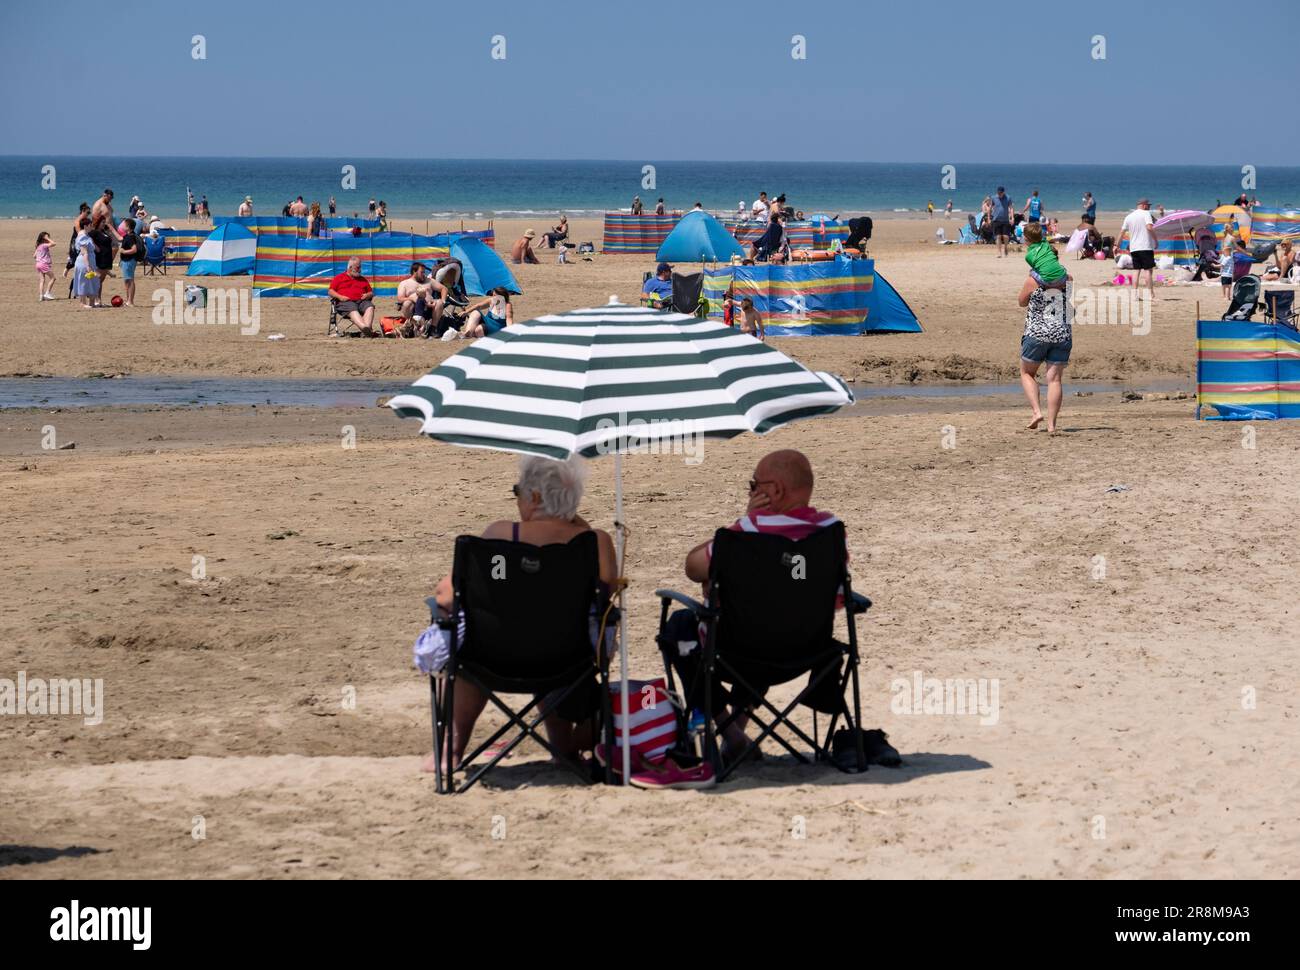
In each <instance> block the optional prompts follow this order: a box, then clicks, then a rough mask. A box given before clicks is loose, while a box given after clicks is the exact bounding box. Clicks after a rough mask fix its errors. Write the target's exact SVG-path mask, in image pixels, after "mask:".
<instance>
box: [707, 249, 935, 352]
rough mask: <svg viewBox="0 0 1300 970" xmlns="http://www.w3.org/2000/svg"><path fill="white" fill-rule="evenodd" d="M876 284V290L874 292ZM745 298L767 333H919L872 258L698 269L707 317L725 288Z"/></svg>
mask: <svg viewBox="0 0 1300 970" xmlns="http://www.w3.org/2000/svg"><path fill="white" fill-rule="evenodd" d="M877 287H879V288H880V292H879V293H877V292H876V289H877ZM728 289H730V290H731V291H732V295H733V297H734V298H735V299H738V300H739V299H743V298H745V297H749V298H750V299H752V300H753V301H754V308H755V309H756V310H758V312H759V313H760V314H761V315H762V317H763V322H764V328H765V329H766V331H767V332H768V333H770V334H771V335H773V336H787V337H825V336H834V335H855V334H862V333H882V332H897V333H919V332H920V331H921V325H920V324H919V323H918V322H917V319H916V315H915V314H913V313H912V310H911V308H910V307H909V306H908V305H907V303H906V301H905V300H903V298H902V297H901V296H899V294H898V291H897V290H895V289H894V288H893V287H892V286H891V285H890V284H889V283H888V281H886V280H884V278H883V277H881V276H880V274H879V273H877V272H876V269H875V260H871V259H850V258H849V257H847V256H837V257H835V258H834V259H828V260H819V261H817V262H806V263H804V262H800V263H788V264H784V265H783V264H772V263H760V264H758V265H755V266H735V265H729V266H720V267H718V268H717V269H712V270H705V271H704V289H703V293H704V297H705V299H707V300H708V303H709V318H710V319H713V320H721V319H722V318H723V312H724V311H723V300H724V298H725V297H726V294H727V290H728Z"/></svg>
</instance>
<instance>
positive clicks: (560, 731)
mask: <svg viewBox="0 0 1300 970" xmlns="http://www.w3.org/2000/svg"><path fill="white" fill-rule="evenodd" d="M586 477H587V469H586V465H585V462H584V461H583V460H582V459H581V458H578V457H573V458H569V459H567V460H565V461H555V460H552V459H550V458H541V457H537V456H533V455H529V456H525V457H524V458H521V459H520V461H519V479H518V481H517V482H516V483H515V485H514V486H513V487H512V490H513V492H514V496H515V506H516V508H517V509H518V510H519V519H518V520H517V521H512V520H506V519H501V520H499V521H496V522H493V523H492V524H491V525H489V526H488V527H487V528H486V529H484V530H483V538H484V539H508V540H510V541H512V542H524V543H528V544H529V545H534V546H547V545H552V544H559V545H563V544H564V543H567V542H568V541H569V540H571V539H573V538H574V537H576V536H578V535H580V534H581V533H583V532H591V531H594V532H595V533H596V547H597V549H598V551H599V554H600V580H601V582H602V583H606V584H608V585H611V586H612V585H613V583H614V581H615V580H616V579H617V578H618V565H617V560H616V559H615V554H614V540H613V539H611V538H610V536H609V533H608V532H605V531H604V530H603V529H595V530H593V529H592V528H591V526H590V525H588V524H587V522H586V520H585V519H583V518H582V516H580V515H579V514H578V503H579V502H580V501H581V500H582V491H583V486H584V485H585V484H586ZM434 598H435V599H436V600H437V603H438V609H439V611H440V612H443V613H444V614H446V613H450V611H451V608H452V586H451V576H450V575H448V576H443V577H442V579H441V580H439V581H438V585H437V588H436V589H435V590H434ZM458 632H459V634H460V635H461V636H462V637H463V635H464V632H465V627H464V617H461V618H460V629H459V631H458ZM595 636H596V634H595V633H594V632H593V639H594V637H595ZM449 651H450V647H449V644H448V637H447V631H445V630H443V629H442V628H441V627H439V626H437V625H436V624H435V625H433V626H430V627H429V628H428V629H427V630H425V631H424V632H423V633H422V634H420V638H419V639H418V640H417V641H416V642H415V665H416V666H417V667H419V668H420V670H422V671H424V672H425V673H428V674H433V673H437V672H438V671H440V670H442V668H443V667H445V666H446V664H447V659H448V656H449ZM455 691H456V696H455V699H454V701H453V708H454V716H453V724H452V730H451V739H450V745H451V752H450V757H451V759H452V764H454V765H459V764H460V759H461V757H462V756H463V755H464V753H465V750H466V746H467V745H468V744H469V738H470V734H471V733H472V732H473V730H474V722H475V721H476V720H477V719H478V716H479V714H480V713H482V711H483V707H484V705H485V704H487V696H486V695H485V694H484V693H483V692H482V691H480V690H479V689H478V688H476V687H474V686H473V685H472V684H470V683H468V682H466V681H465V680H464V679H462V678H458V679H457V680H456V687H455ZM545 725H546V731H547V735H548V737H549V738H550V741H551V743H552V744H553V745H554V746H555V747H556V748H557V749H558V750H560V751H563V752H565V753H573V754H576V753H577V752H578V751H579V750H586V749H590V748H591V746H592V744H593V743H594V741H595V739H594V737H583V736H580V735H579V733H578V732H575V730H574V726H573V725H572V724H570V723H568V722H565V721H563V720H561V719H560V718H558V717H556V716H554V715H552V716H551V717H549V718H547V719H546V722H545ZM424 770H425V771H433V770H434V764H433V755H432V754H430V755H429V757H428V758H427V759H425V763H424Z"/></svg>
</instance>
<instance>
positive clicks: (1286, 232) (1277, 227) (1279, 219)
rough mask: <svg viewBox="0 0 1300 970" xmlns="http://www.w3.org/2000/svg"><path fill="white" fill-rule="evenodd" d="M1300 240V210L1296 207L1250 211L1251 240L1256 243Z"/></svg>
mask: <svg viewBox="0 0 1300 970" xmlns="http://www.w3.org/2000/svg"><path fill="white" fill-rule="evenodd" d="M1287 237H1290V238H1291V239H1293V240H1294V239H1297V238H1300V209H1297V208H1296V207H1295V206H1291V205H1287V206H1262V205H1257V206H1255V207H1254V208H1253V209H1251V210H1250V239H1251V241H1252V242H1256V243H1270V242H1271V243H1277V242H1281V241H1282V240H1283V239H1286V238H1287Z"/></svg>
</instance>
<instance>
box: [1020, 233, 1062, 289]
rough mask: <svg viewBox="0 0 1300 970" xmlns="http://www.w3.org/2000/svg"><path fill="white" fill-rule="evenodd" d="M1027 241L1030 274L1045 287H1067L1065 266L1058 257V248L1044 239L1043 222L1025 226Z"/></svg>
mask: <svg viewBox="0 0 1300 970" xmlns="http://www.w3.org/2000/svg"><path fill="white" fill-rule="evenodd" d="M1025 242H1027V243H1029V248H1028V249H1027V250H1026V251H1025V262H1026V263H1028V264H1029V275H1030V276H1032V277H1033V278H1034V279H1035V280H1037V281H1038V285H1039V286H1041V287H1043V288H1044V289H1049V290H1050V289H1056V290H1063V289H1065V267H1064V266H1062V265H1061V261H1060V260H1059V259H1057V258H1056V250H1055V249H1053V248H1052V245H1051V243H1048V242H1045V241H1044V240H1043V224H1042V223H1041V222H1031V223H1029V224H1028V225H1027V226H1025Z"/></svg>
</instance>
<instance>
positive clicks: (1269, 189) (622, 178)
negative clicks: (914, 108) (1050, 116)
mask: <svg viewBox="0 0 1300 970" xmlns="http://www.w3.org/2000/svg"><path fill="white" fill-rule="evenodd" d="M647 165H650V166H653V171H652V172H647V171H646V170H645V166H647ZM47 166H52V167H53V170H52V172H51V170H50V169H49V168H48V167H47ZM344 166H353V169H354V179H353V183H354V184H355V188H344V180H345V179H346V178H348V176H349V174H351V173H350V172H345V171H344ZM1251 174H1253V180H1252V178H1250V177H1249V176H1250V175H1251ZM1243 183H1244V184H1246V185H1253V188H1243ZM647 185H649V186H650V187H645V186H647ZM998 185H1005V186H1006V187H1007V191H1008V194H1010V195H1011V197H1012V199H1013V200H1014V201H1015V203H1016V205H1017V207H1020V206H1022V205H1023V204H1024V201H1025V199H1026V198H1027V197H1028V195H1029V193H1030V192H1031V191H1032V190H1033V189H1038V190H1039V192H1040V196H1041V197H1042V199H1043V201H1044V207H1045V209H1046V211H1047V212H1048V214H1049V215H1058V216H1061V217H1062V218H1070V217H1073V216H1075V215H1077V214H1078V212H1079V210H1080V199H1081V197H1082V195H1083V193H1084V192H1085V191H1090V192H1092V193H1093V195H1094V197H1095V198H1096V200H1097V207H1098V209H1099V210H1100V211H1105V212H1113V211H1125V210H1127V209H1129V208H1131V207H1132V205H1133V203H1134V202H1135V201H1136V199H1137V198H1138V197H1140V196H1149V197H1150V198H1151V200H1152V202H1153V204H1157V205H1163V206H1164V207H1165V208H1166V209H1168V210H1171V211H1172V210H1174V209H1182V208H1195V209H1206V208H1212V207H1213V206H1214V205H1215V204H1217V203H1222V202H1230V201H1232V200H1233V199H1235V198H1236V197H1237V196H1238V195H1239V194H1240V193H1241V192H1243V191H1245V192H1246V194H1247V195H1249V196H1251V197H1252V198H1255V197H1258V198H1259V200H1260V201H1261V203H1263V204H1265V205H1270V206H1280V205H1290V204H1292V203H1295V202H1297V201H1300V167H1296V166H1286V167H1284V166H1266V167H1260V168H1258V169H1255V170H1253V173H1247V174H1245V175H1244V174H1243V172H1242V170H1241V168H1240V167H1235V166H1230V165H1115V164H1103V165H1082V164H1066V163H1059V162H1043V163H1032V162H1015V163H995V162H970V161H967V162H962V161H957V162H952V163H949V165H948V166H947V167H945V166H942V165H940V164H937V163H927V162H855V161H825V162H823V161H816V162H806V161H805V162H800V161H772V162H735V161H677V160H664V161H657V162H645V163H642V162H639V161H632V160H627V159H606V160H577V159H481V158H464V159H453V158H439V159H417V158H384V157H375V156H360V155H357V156H352V157H351V158H350V159H346V160H345V159H343V158H330V157H319V156H315V157H309V156H302V157H292V156H223V157H215V156H188V155H169V156H148V157H136V156H126V155H81V156H75V155H50V156H40V155H4V156H0V218H9V219H47V218H64V217H70V216H72V215H74V214H75V213H76V211H77V206H78V204H79V203H80V202H82V201H93V199H94V198H95V197H96V196H98V195H99V194H100V192H101V190H102V189H103V188H104V187H105V186H110V187H112V188H113V190H114V192H115V194H116V196H117V201H118V203H119V208H121V209H125V205H126V202H127V201H128V200H129V199H130V198H131V196H132V195H139V196H141V197H142V198H143V199H144V201H145V204H146V206H147V207H148V208H149V209H150V211H152V212H156V213H158V214H161V215H163V216H164V217H168V218H174V217H183V216H184V214H185V198H186V189H187V188H188V189H190V190H192V191H193V192H194V194H195V197H196V198H199V197H201V196H202V195H204V194H206V195H207V196H208V201H209V207H210V209H211V211H212V213H213V214H214V215H233V214H234V213H235V211H236V209H237V207H238V205H239V203H240V201H241V200H242V199H243V198H244V197H245V196H246V195H251V196H252V197H253V200H254V201H253V207H254V212H255V213H256V214H259V215H275V214H279V212H280V211H281V209H282V207H283V206H284V204H285V203H286V202H288V201H290V200H292V199H294V198H296V197H297V196H298V195H302V196H303V198H304V199H305V200H306V201H307V202H311V201H319V202H320V203H321V205H322V208H325V206H326V204H327V201H328V199H329V197H330V196H331V195H333V196H334V197H335V199H336V201H337V211H338V214H339V215H352V214H353V213H358V214H362V215H364V214H366V212H367V211H368V207H369V201H370V199H371V198H374V199H376V200H377V201H378V200H383V201H385V202H387V205H388V213H389V216H390V218H393V219H408V220H409V219H430V218H431V219H458V218H459V219H489V218H530V217H545V216H549V215H553V214H556V213H559V212H564V213H567V214H568V215H570V216H571V217H578V218H581V217H593V218H595V217H599V216H600V215H601V214H602V213H603V212H606V211H618V210H624V211H625V210H627V208H628V207H629V205H630V204H631V201H632V198H633V196H638V195H639V196H640V197H641V200H642V202H643V203H644V204H645V206H646V208H647V209H648V210H650V209H653V207H654V205H655V203H656V201H657V200H658V199H659V198H660V197H662V198H664V200H665V204H666V206H667V208H668V209H669V210H687V209H690V208H691V207H692V206H693V205H694V204H695V203H696V202H701V203H702V204H703V205H704V207H705V208H706V209H708V210H710V211H715V212H734V211H735V210H736V209H737V206H738V203H739V202H741V201H743V202H745V203H746V205H748V204H749V203H752V201H753V200H754V198H755V197H756V196H757V194H758V191H760V190H764V191H767V192H768V194H769V196H770V197H775V196H776V195H778V194H780V193H783V192H784V193H785V194H786V195H787V199H788V202H789V204H790V205H792V206H793V207H795V208H797V209H801V210H803V211H804V212H806V213H808V214H812V213H813V212H826V213H827V214H830V215H835V214H842V215H843V214H858V213H868V214H885V215H888V214H898V215H906V214H908V213H918V212H924V211H925V209H926V204H927V202H929V201H933V202H934V205H935V207H936V209H939V210H942V209H943V207H944V205H945V203H946V202H947V201H948V200H949V199H952V200H953V207H954V210H956V211H960V212H969V211H974V210H978V208H979V205H980V202H981V201H982V200H983V198H984V196H985V195H988V194H991V193H992V192H993V191H994V190H995V188H996V187H997V186H998ZM47 186H48V187H47ZM945 186H947V187H945Z"/></svg>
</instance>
